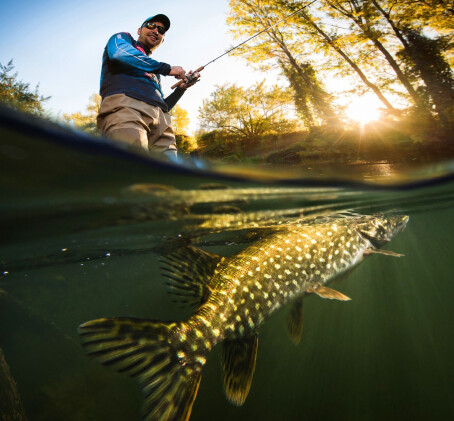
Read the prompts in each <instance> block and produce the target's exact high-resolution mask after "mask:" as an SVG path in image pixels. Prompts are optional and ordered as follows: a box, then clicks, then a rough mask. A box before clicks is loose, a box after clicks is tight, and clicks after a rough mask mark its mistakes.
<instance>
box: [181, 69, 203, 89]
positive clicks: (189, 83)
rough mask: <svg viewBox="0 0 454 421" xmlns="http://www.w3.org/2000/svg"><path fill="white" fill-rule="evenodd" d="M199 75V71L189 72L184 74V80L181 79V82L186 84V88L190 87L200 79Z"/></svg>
mask: <svg viewBox="0 0 454 421" xmlns="http://www.w3.org/2000/svg"><path fill="white" fill-rule="evenodd" d="M199 77H200V73H199V72H197V71H196V72H194V73H191V74H190V75H189V76H186V81H183V83H184V84H185V85H186V87H187V88H190V87H191V86H193V85H195V84H196V83H197V82H199V81H200V79H199Z"/></svg>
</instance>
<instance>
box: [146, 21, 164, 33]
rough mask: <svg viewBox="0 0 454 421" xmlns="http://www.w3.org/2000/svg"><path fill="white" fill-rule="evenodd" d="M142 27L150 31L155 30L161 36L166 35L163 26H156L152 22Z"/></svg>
mask: <svg viewBox="0 0 454 421" xmlns="http://www.w3.org/2000/svg"><path fill="white" fill-rule="evenodd" d="M143 26H145V28H147V29H151V30H153V29H157V30H158V32H159V33H160V34H161V35H164V34H165V33H166V28H164V27H163V26H159V25H156V24H155V23H153V22H147V23H145V24H144V25H143Z"/></svg>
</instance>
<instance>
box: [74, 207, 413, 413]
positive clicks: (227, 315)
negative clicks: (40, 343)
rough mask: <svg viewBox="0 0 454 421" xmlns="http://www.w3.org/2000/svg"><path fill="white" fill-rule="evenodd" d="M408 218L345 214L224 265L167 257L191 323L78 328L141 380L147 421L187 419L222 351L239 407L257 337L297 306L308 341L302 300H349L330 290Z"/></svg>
mask: <svg viewBox="0 0 454 421" xmlns="http://www.w3.org/2000/svg"><path fill="white" fill-rule="evenodd" d="M408 220H409V217H408V216H406V215H389V216H387V215H385V214H379V215H342V216H340V217H329V218H327V217H324V218H314V220H311V221H305V222H303V223H298V224H292V223H290V224H287V225H284V226H280V227H279V229H278V230H277V231H276V232H274V233H272V234H270V235H268V236H267V237H265V238H262V239H260V240H258V241H256V242H255V243H253V244H251V245H249V246H247V247H246V248H245V249H244V250H243V251H241V252H239V253H237V254H235V255H233V256H230V257H223V256H219V255H217V254H213V253H210V252H208V251H205V250H202V249H199V248H196V247H194V246H185V247H183V248H181V249H179V250H176V251H174V252H172V253H170V254H169V255H166V256H163V257H162V259H161V261H162V269H163V271H164V273H165V274H166V276H167V278H168V281H167V283H168V285H169V288H170V290H171V291H172V292H173V294H174V297H175V299H176V300H179V301H181V302H182V303H183V304H193V305H195V306H196V309H195V311H194V313H193V314H192V315H191V316H190V317H189V318H188V319H187V320H185V321H170V322H162V321H157V320H149V319H139V318H132V317H113V318H101V319H96V320H92V321H88V322H86V323H84V324H82V325H80V326H79V335H80V338H81V342H82V345H83V347H84V349H85V351H86V353H87V355H88V356H89V357H91V358H93V359H94V360H95V361H97V362H99V363H101V364H104V365H106V366H110V367H112V368H113V369H115V370H116V371H118V372H120V373H125V374H127V375H129V376H131V377H133V378H135V379H136V380H137V381H138V382H139V384H140V386H141V388H142V392H143V396H144V403H143V408H142V419H143V420H146V421H157V420H160V421H163V420H172V421H180V420H188V419H189V417H190V414H191V409H192V406H193V404H194V401H195V398H196V395H197V390H198V387H199V384H200V381H201V377H202V369H203V367H204V365H205V364H206V361H207V355H208V354H209V352H210V351H211V350H212V349H213V347H214V346H216V345H218V344H220V345H221V346H222V352H221V359H222V369H223V380H224V391H225V394H226V397H227V399H228V401H230V402H231V403H232V404H234V405H238V406H241V405H242V404H243V403H244V402H245V399H246V397H247V395H248V393H249V390H250V388H251V385H252V378H253V374H254V370H255V364H256V357H257V349H258V330H259V329H260V327H261V326H262V325H263V323H264V322H265V321H266V320H267V319H268V318H269V317H270V316H271V315H272V314H273V313H274V312H275V311H276V310H278V309H279V308H281V307H282V306H284V305H286V304H290V311H289V314H288V318H287V328H288V331H289V333H290V337H291V339H292V341H293V342H294V343H295V344H297V343H298V342H299V341H300V339H301V336H302V327H303V317H302V316H303V299H304V298H305V297H306V296H310V295H314V294H315V295H318V296H320V297H322V298H326V299H334V300H341V301H348V300H350V298H349V297H348V296H346V295H344V294H343V293H341V292H339V291H336V290H334V289H332V288H330V287H328V286H326V285H327V284H328V283H329V282H331V281H333V280H334V279H336V278H339V277H341V276H345V274H348V273H349V272H350V271H351V270H352V269H353V268H354V267H355V266H357V265H358V264H359V263H360V262H362V261H363V260H364V258H366V257H367V256H369V255H371V254H376V253H381V254H384V255H387V256H396V257H397V256H402V255H401V254H398V253H394V252H390V251H387V250H383V249H382V247H383V246H384V245H385V244H386V243H388V242H389V241H391V239H392V238H393V237H394V236H395V235H396V234H398V233H399V232H401V231H402V230H403V229H404V228H405V226H406V225H407V222H408Z"/></svg>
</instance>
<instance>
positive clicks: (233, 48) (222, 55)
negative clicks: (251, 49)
mask: <svg viewBox="0 0 454 421" xmlns="http://www.w3.org/2000/svg"><path fill="white" fill-rule="evenodd" d="M316 1H317V0H312V1H311V2H310V3H308V4H306V5H304V6H303V7H300V8H299V9H297V10H295V11H294V12H292V13H290V14H289V15H288V16H285V17H284V18H282V19H281V20H279V21H277V22H276V23H273V24H272V25H270V26H268V27H266V28H265V29H262V30H261V31H260V32H257V33H256V34H254V35H252V37H250V38H248V39H247V40H246V41H243V42H242V43H240V44H238V45H236V46H235V47H232V48H231V49H230V50H228V51H226V52H225V53H223V54H221V55H220V56H218V57H216V58H215V59H213V60H211V61H210V62H208V63H207V64H205V65H204V66H200V67H199V68H198V69H196V70H195V72H194V73H192V74H190V75H189V76H188V77H187V78H186V79H187V82H192V79H193V77H194V76H193V75H194V74H196V73H199V72H201V71H202V70H203V69H205V67H207V66H208V65H209V64H211V63H214V62H215V61H216V60H219V59H220V58H221V57H224V56H225V55H227V54H229V53H231V52H232V51H233V50H236V49H237V48H238V47H241V46H242V45H244V44H246V43H247V42H249V41H251V40H252V39H254V38H255V37H258V36H259V35H261V34H263V33H264V32H266V31H269V30H270V29H271V28H274V27H275V26H276V25H279V24H280V23H282V22H284V21H286V20H287V19H288V18H290V17H292V16H293V15H296V14H297V13H298V12H301V10H303V9H305V8H306V7H309V6H310V5H311V4H312V3H315V2H316ZM183 82H184V81H183V80H179V81H178V82H177V83H175V85H172V86H171V89H175V88H176V87H177V86H180V85H181V84H182V83H183Z"/></svg>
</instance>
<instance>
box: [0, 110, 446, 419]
mask: <svg viewBox="0 0 454 421" xmlns="http://www.w3.org/2000/svg"><path fill="white" fill-rule="evenodd" d="M0 123H1V137H0V142H1V143H0V188H1V195H0V226H1V231H0V232H1V236H0V239H1V240H0V241H1V245H0V247H1V248H0V415H1V417H0V418H1V419H6V420H25V419H27V420H31V421H44V420H67V421H76V420H92V421H104V420H109V421H124V420H130V421H132V420H140V419H141V416H143V417H144V419H149V420H155V419H163V420H164V419H191V420H193V421H196V420H213V419H215V420H232V419H235V420H253V419H260V420H270V421H271V420H273V421H274V420H331V419H336V420H383V419H386V420H426V419H431V420H448V419H453V417H454V382H453V379H454V359H453V355H454V334H453V326H454V306H453V305H452V301H453V297H454V276H453V273H454V264H453V256H454V163H453V162H452V161H447V162H441V163H439V164H431V165H429V166H421V165H420V166H413V167H402V166H401V167H395V166H393V165H391V164H387V163H386V162H383V163H374V164H369V165H368V164H367V163H363V164H362V165H361V166H356V167H352V166H346V167H342V166H338V167H335V166H329V167H326V168H323V167H318V168H310V169H308V168H290V167H287V168H280V169H278V168H274V167H273V168H272V167H269V168H264V167H260V168H247V167H242V168H239V167H238V168H236V167H227V166H223V167H222V166H219V167H216V166H215V165H213V164H207V163H204V162H203V161H194V160H191V161H190V162H189V161H182V162H178V163H169V162H163V161H159V160H157V159H154V158H149V157H145V156H141V155H136V154H134V153H132V152H128V151H126V150H124V149H122V148H121V147H119V146H116V145H111V144H107V143H104V142H103V141H102V140H99V139H98V140H95V139H93V138H90V137H88V136H85V135H83V134H77V133H74V132H70V131H61V132H58V131H57V130H56V129H55V128H52V129H50V128H48V127H47V126H43V125H40V124H38V123H37V122H30V121H28V120H25V119H21V118H20V117H18V116H16V115H14V114H12V115H7V116H6V117H5V116H2V119H1V121H0ZM303 302H304V306H303ZM202 368H203V369H202ZM141 414H142V415H141Z"/></svg>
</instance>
